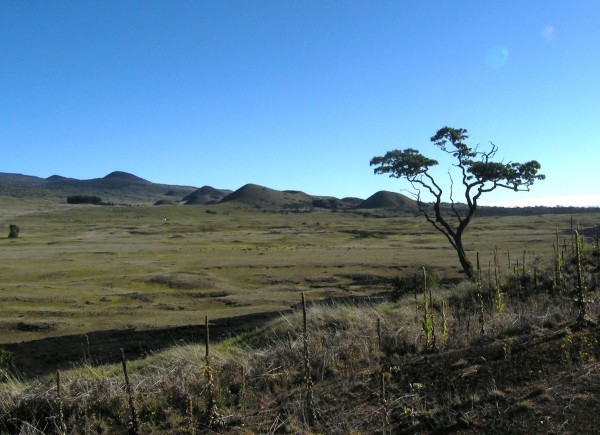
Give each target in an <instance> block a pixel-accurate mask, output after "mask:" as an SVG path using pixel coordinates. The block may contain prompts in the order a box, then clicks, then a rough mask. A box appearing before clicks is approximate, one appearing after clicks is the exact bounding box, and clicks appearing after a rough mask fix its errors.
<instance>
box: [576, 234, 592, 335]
mask: <svg viewBox="0 0 600 435" xmlns="http://www.w3.org/2000/svg"><path fill="white" fill-rule="evenodd" d="M574 237H575V241H574V243H575V260H576V264H577V267H576V279H577V281H576V284H575V305H576V306H577V311H578V314H577V320H576V325H577V326H578V327H580V328H581V327H585V326H588V325H589V324H591V323H592V321H591V319H590V318H589V317H588V314H587V288H586V285H585V280H584V278H583V270H582V266H581V263H582V252H583V250H584V248H585V246H584V241H583V236H580V235H579V231H578V230H575V235H574Z"/></svg>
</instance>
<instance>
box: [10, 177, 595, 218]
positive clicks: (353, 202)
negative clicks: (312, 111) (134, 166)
mask: <svg viewBox="0 0 600 435" xmlns="http://www.w3.org/2000/svg"><path fill="white" fill-rule="evenodd" d="M73 195H86V196H98V197H99V198H101V199H102V201H103V202H105V203H115V204H139V205H146V204H147V205H151V204H157V205H178V204H181V203H184V204H186V205H212V204H221V203H230V204H237V205H239V206H242V207H245V208H254V209H259V210H260V209H262V210H270V211H280V210H300V211H309V210H318V209H321V210H373V212H371V211H368V212H367V211H365V212H367V213H373V214H374V215H377V216H381V215H386V216H393V215H398V214H406V213H410V214H413V213H418V207H417V203H416V201H415V200H413V199H411V198H409V197H407V196H405V195H402V194H400V193H396V192H388V191H379V192H377V193H375V194H373V195H371V196H370V197H369V198H367V199H365V200H362V199H360V198H354V197H347V198H342V199H338V198H335V197H332V196H316V195H308V194H306V193H304V192H301V191H298V190H284V191H280V190H275V189H271V188H268V187H265V186H259V185H257V184H246V185H245V186H242V187H241V188H239V189H238V190H236V191H232V190H229V189H215V188H213V187H211V186H203V187H201V188H197V187H193V186H180V185H171V184H159V183H153V182H151V181H148V180H145V179H144V178H141V177H138V176H136V175H134V174H130V173H128V172H123V171H114V172H111V173H110V174H108V175H106V176H104V177H102V178H93V179H89V180H78V179H76V178H69V177H64V176H61V175H52V176H50V177H48V178H40V177H36V176H31V175H23V174H14V173H4V172H0V200H1V199H2V198H6V199H8V203H9V204H10V203H14V201H15V199H16V200H19V199H27V200H28V201H32V200H33V201H38V200H39V201H43V202H44V203H63V204H64V203H66V202H67V197H69V196H73ZM4 203H7V202H4ZM423 207H424V208H425V209H428V210H431V209H432V205H431V204H423ZM465 207H466V205H465V204H455V205H454V210H451V205H450V204H443V205H442V208H443V209H444V212H445V213H447V212H454V211H456V210H458V211H461V212H462V211H464V209H465ZM598 210H600V208H598V207H587V208H580V207H522V208H502V207H485V206H480V207H479V208H478V210H477V215H478V216H501V215H523V216H525V215H532V214H541V213H553V214H565V213H588V212H593V211H598Z"/></svg>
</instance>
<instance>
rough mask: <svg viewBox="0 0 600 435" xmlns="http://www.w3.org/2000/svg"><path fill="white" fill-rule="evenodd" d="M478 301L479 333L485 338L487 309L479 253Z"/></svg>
mask: <svg viewBox="0 0 600 435" xmlns="http://www.w3.org/2000/svg"><path fill="white" fill-rule="evenodd" d="M477 299H478V300H479V328H480V329H479V331H480V333H481V335H482V336H483V335H485V309H484V306H483V294H482V285H481V264H480V263H479V252H477Z"/></svg>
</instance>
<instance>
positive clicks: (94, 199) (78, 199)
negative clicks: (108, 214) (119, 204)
mask: <svg viewBox="0 0 600 435" xmlns="http://www.w3.org/2000/svg"><path fill="white" fill-rule="evenodd" d="M67 203H68V204H94V205H114V204H113V203H107V202H103V201H102V198H100V197H99V196H95V195H72V196H69V197H67Z"/></svg>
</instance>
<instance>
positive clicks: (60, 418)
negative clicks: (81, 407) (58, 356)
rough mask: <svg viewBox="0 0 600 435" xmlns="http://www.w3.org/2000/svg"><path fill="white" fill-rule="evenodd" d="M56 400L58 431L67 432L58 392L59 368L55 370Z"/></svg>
mask: <svg viewBox="0 0 600 435" xmlns="http://www.w3.org/2000/svg"><path fill="white" fill-rule="evenodd" d="M56 402H57V404H58V428H57V429H58V433H59V434H62V435H65V434H66V433H67V425H66V424H65V416H64V413H63V402H62V396H61V392H60V370H56Z"/></svg>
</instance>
